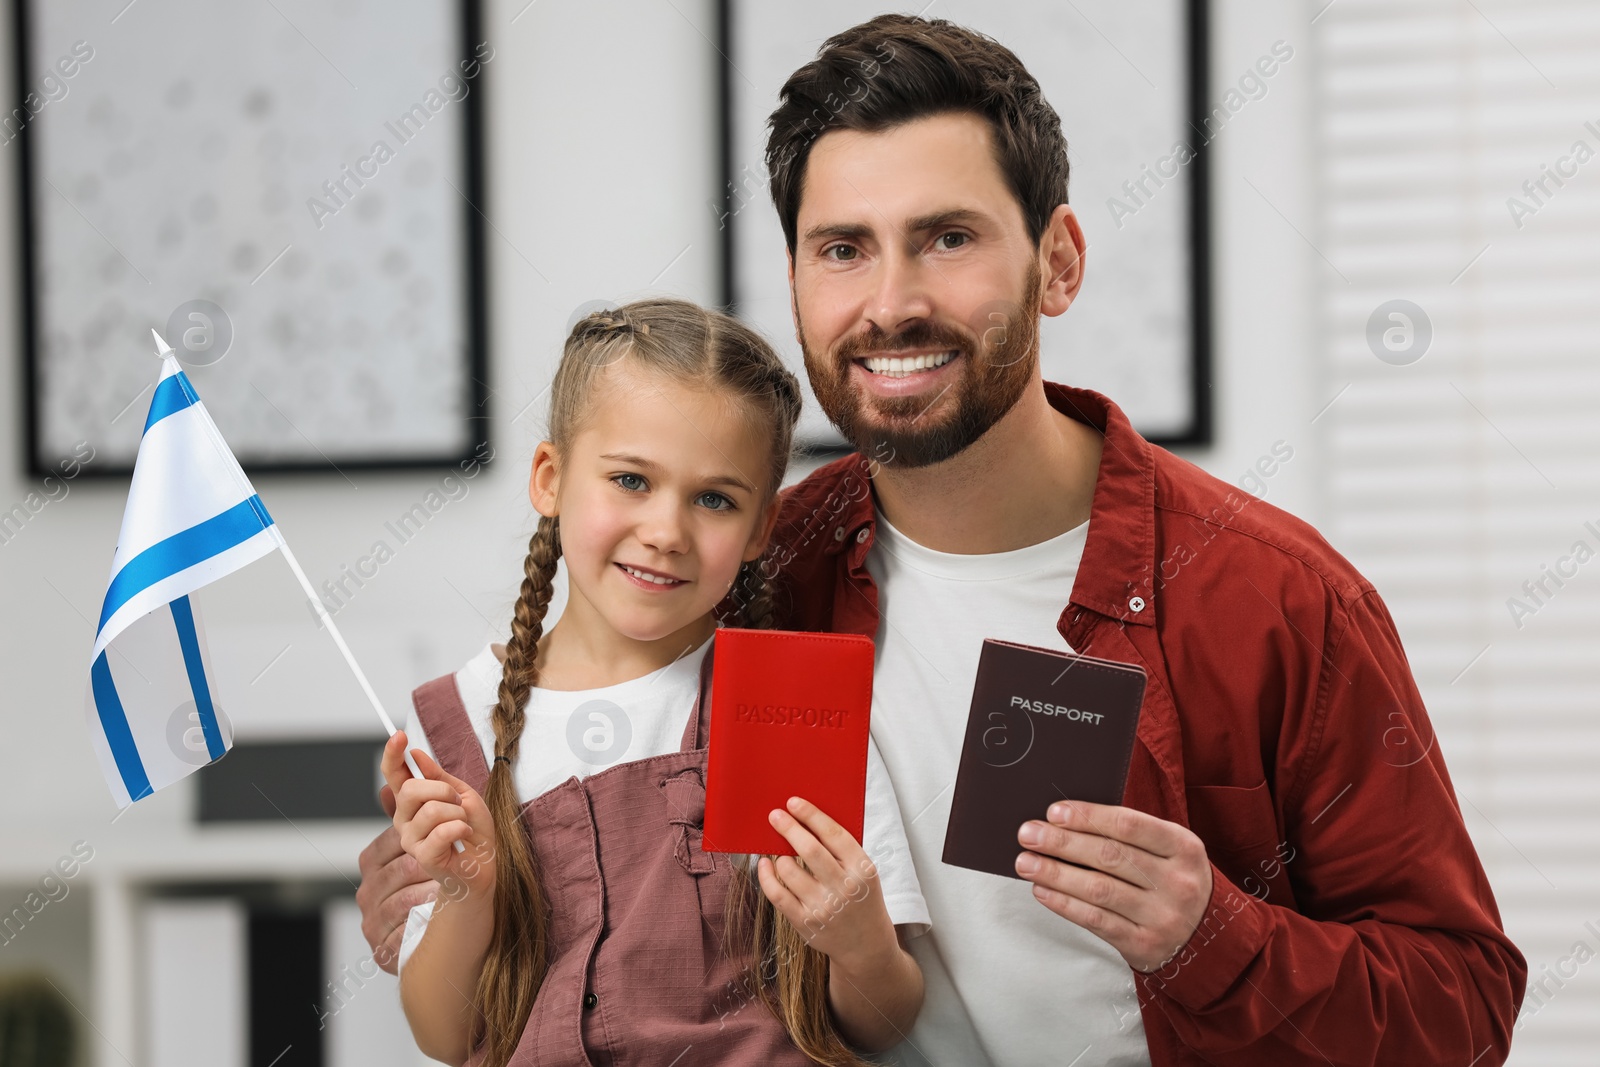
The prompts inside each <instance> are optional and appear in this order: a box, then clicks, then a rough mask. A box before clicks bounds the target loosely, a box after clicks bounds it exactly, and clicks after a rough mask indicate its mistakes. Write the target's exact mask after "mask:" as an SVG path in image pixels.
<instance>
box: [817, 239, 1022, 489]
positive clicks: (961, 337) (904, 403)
mask: <svg viewBox="0 0 1600 1067" xmlns="http://www.w3.org/2000/svg"><path fill="white" fill-rule="evenodd" d="M1040 281H1041V275H1040V272H1039V265H1038V264H1037V263H1034V262H1031V261H1030V262H1029V265H1028V277H1027V280H1026V282H1025V283H1024V287H1023V299H1022V301H1021V303H1020V304H1005V303H1001V302H996V303H994V304H990V305H985V307H984V308H983V309H980V311H979V314H978V316H977V318H976V321H975V322H974V323H973V324H972V326H971V327H961V326H957V325H955V324H951V323H941V322H936V321H929V320H924V321H919V322H917V323H914V324H913V325H911V326H910V327H908V328H906V329H905V330H902V331H901V332H900V333H898V334H895V335H894V336H890V335H888V334H885V333H884V332H883V331H882V330H880V329H878V328H877V327H876V326H873V327H871V328H870V329H869V330H867V331H866V332H864V333H857V334H852V335H851V336H849V337H847V338H845V339H844V340H843V341H841V342H840V343H839V346H838V349H837V351H835V352H833V353H832V354H825V353H818V352H815V351H813V350H812V348H811V346H810V345H809V344H808V343H807V342H806V338H805V331H804V330H803V329H801V330H799V331H798V332H799V334H800V347H801V349H802V350H803V351H804V353H805V360H806V370H807V372H808V374H809V376H810V378H811V389H812V392H814V393H816V395H817V403H819V404H820V405H821V406H822V410H823V412H824V413H825V414H826V415H827V416H828V420H829V421H830V422H832V423H833V425H834V426H835V427H837V428H838V430H839V432H840V433H841V434H843V435H844V437H845V439H846V440H848V441H849V442H850V443H851V444H853V445H854V446H855V447H856V449H857V450H858V451H860V452H861V453H863V454H864V455H866V456H867V457H868V458H869V459H872V460H875V461H877V462H879V463H881V464H883V465H884V466H888V467H926V466H929V465H930V464H934V463H941V462H943V461H944V460H947V459H949V458H950V457H951V456H954V455H956V454H957V453H958V452H961V451H962V450H963V449H965V448H966V447H967V446H968V445H970V444H972V443H973V442H974V441H976V440H977V439H978V438H980V437H982V436H983V435H984V434H985V433H987V432H988V431H989V428H990V427H992V426H993V425H994V424H995V423H997V422H999V421H1000V419H1001V418H1002V417H1004V415H1005V414H1006V412H1008V411H1010V410H1011V408H1012V407H1013V406H1014V405H1015V404H1016V402H1017V401H1018V400H1019V399H1020V398H1021V397H1022V394H1023V392H1024V391H1025V390H1026V389H1027V387H1028V383H1029V382H1030V381H1032V380H1033V377H1034V373H1035V368H1036V366H1037V364H1038V359H1039V301H1040V292H1039V289H1040ZM795 321H796V322H797V323H798V322H799V321H800V317H799V314H798V309H797V311H796V315H795ZM908 349H933V350H935V351H952V350H953V351H955V352H957V353H958V355H957V357H956V362H957V363H958V364H959V367H958V369H959V371H960V376H959V377H958V378H957V380H956V381H954V382H952V383H950V385H948V386H947V387H946V389H945V392H950V393H953V394H954V396H955V409H954V410H953V411H951V412H949V413H948V414H946V415H944V416H942V417H937V418H936V417H933V416H929V415H927V414H926V412H927V411H928V409H929V408H931V407H932V406H933V405H934V404H936V403H937V402H938V401H939V399H940V397H941V396H942V395H943V394H942V393H935V394H934V395H932V396H926V395H918V396H890V397H868V396H866V395H865V394H858V393H857V392H856V390H855V389H854V388H853V387H852V386H851V384H850V373H851V371H850V366H851V364H852V363H853V362H854V361H855V360H856V359H859V358H861V357H863V356H870V355H878V354H881V355H893V354H894V353H896V352H903V351H906V350H908Z"/></svg>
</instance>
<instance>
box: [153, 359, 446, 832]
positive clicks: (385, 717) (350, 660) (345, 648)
mask: <svg viewBox="0 0 1600 1067" xmlns="http://www.w3.org/2000/svg"><path fill="white" fill-rule="evenodd" d="M150 335H151V336H152V337H154V338H155V339H156V350H157V354H159V355H160V356H161V358H162V359H172V360H176V359H177V353H176V352H174V351H173V350H172V346H171V345H169V344H167V342H166V339H165V338H163V337H162V336H161V334H159V333H157V332H156V331H155V330H151V331H150ZM273 535H274V538H275V540H276V541H277V542H278V550H279V551H280V552H282V553H283V558H284V560H285V561H286V562H287V563H288V564H289V569H290V570H291V571H293V572H294V577H295V580H296V581H298V582H299V583H300V589H301V590H302V591H303V592H304V593H305V595H306V599H307V600H309V601H311V607H312V609H313V610H315V611H316V613H317V618H318V620H319V621H320V622H321V623H322V626H323V628H324V629H326V630H327V631H328V636H329V637H331V638H333V643H334V644H335V645H337V646H338V647H339V654H340V655H342V656H343V657H344V661H345V663H346V664H348V665H349V667H350V673H351V674H354V675H355V676H356V681H357V682H358V683H360V685H361V691H362V692H363V693H365V694H366V695H367V701H368V703H370V704H371V705H372V710H373V711H376V712H377V713H378V719H379V720H380V721H381V722H382V723H383V728H384V729H385V730H386V731H388V734H389V736H390V737H393V736H394V735H395V732H396V727H395V724H394V720H393V719H391V718H390V717H389V713H388V712H387V711H385V710H384V708H383V702H382V701H381V700H379V699H378V693H377V691H376V690H375V689H373V688H372V683H371V682H369V681H367V675H366V672H365V671H363V670H362V669H361V665H360V664H359V663H357V662H356V657H355V654H354V653H352V652H351V651H350V646H349V645H347V644H345V642H344V635H343V634H341V633H340V632H339V628H338V627H337V626H335V625H334V624H333V616H332V615H330V614H329V613H328V608H327V606H326V605H325V604H323V603H322V598H321V597H319V596H317V593H316V590H314V589H313V588H311V579H309V578H307V577H306V572H305V571H304V570H302V569H301V568H300V561H299V560H297V559H295V558H294V552H293V551H291V550H290V548H289V542H288V540H287V539H286V538H285V537H284V536H283V531H282V530H281V529H279V528H278V526H277V524H276V523H274V524H273ZM405 755H406V766H407V767H408V768H410V770H411V773H412V775H413V776H414V777H417V778H423V777H426V776H425V775H424V774H423V773H422V768H420V767H418V766H417V761H416V759H415V758H414V757H413V756H412V755H411V750H410V748H409V747H408V748H407V749H406V754H405ZM455 848H456V851H457V852H462V851H465V850H466V845H465V843H463V842H461V841H457V842H456V843H455Z"/></svg>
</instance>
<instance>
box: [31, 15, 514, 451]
mask: <svg viewBox="0 0 1600 1067" xmlns="http://www.w3.org/2000/svg"><path fill="white" fill-rule="evenodd" d="M46 2H47V0H14V2H13V3H12V5H11V7H12V38H13V69H14V72H15V78H14V82H13V93H14V96H15V98H16V100H17V101H18V102H19V106H21V102H22V101H24V100H26V99H27V97H28V95H29V94H30V92H32V91H33V89H34V86H35V81H34V79H35V73H36V72H35V70H34V66H33V52H32V47H33V44H34V40H33V32H32V27H33V18H32V9H33V5H35V4H40V5H43V4H44V3H46ZM130 6H131V5H130ZM455 7H456V11H457V25H458V26H459V27H460V34H461V45H462V48H461V56H462V57H466V56H470V55H471V54H472V50H473V47H474V46H473V42H476V41H480V40H482V32H483V14H482V4H481V0H455ZM119 17H120V15H119ZM482 95H483V94H482V88H481V85H480V86H478V87H475V88H474V89H473V90H472V91H469V92H467V93H466V95H465V96H464V97H463V98H462V99H461V101H460V105H461V109H462V110H461V115H462V118H461V145H460V150H461V153H462V158H461V163H462V170H461V172H460V175H459V177H460V179H461V181H462V183H463V184H462V188H461V189H460V190H459V191H460V192H461V193H462V197H461V200H462V201H463V202H462V203H461V204H460V205H459V211H460V214H459V219H460V231H459V236H460V240H461V257H462V274H463V277H462V279H461V282H462V294H461V295H462V313H463V314H462V322H463V327H464V332H465V338H464V342H465V356H466V358H465V364H464V366H463V367H462V373H461V379H460V386H461V388H462V390H463V394H464V395H463V408H462V410H463V411H464V412H465V415H464V419H465V423H466V426H465V429H466V431H467V432H466V434H465V436H464V439H463V440H464V446H463V447H462V448H460V449H459V450H455V451H439V452H431V453H430V452H423V451H392V452H389V453H387V454H385V455H383V456H382V457H381V458H373V457H370V456H347V455H338V454H336V455H333V456H326V455H325V456H324V458H320V459H311V458H306V459H294V460H286V461H285V460H263V459H253V458H251V457H250V456H249V455H247V454H245V453H243V452H240V451H239V450H237V449H236V450H235V451H236V454H237V455H238V458H239V460H240V463H241V465H242V466H243V467H244V469H245V471H246V473H248V474H251V475H259V474H268V475H272V474H294V475H330V476H335V477H342V476H344V475H345V473H346V472H349V471H395V472H398V471H408V470H434V469H441V468H453V467H458V466H462V465H465V464H467V463H479V462H482V463H487V462H489V461H490V457H491V456H492V450H491V449H490V447H489V446H490V432H489V426H490V418H491V415H492V409H491V397H492V395H493V392H492V390H491V389H490V388H489V384H488V382H489V359H490V356H489V328H488V315H489V309H488V290H489V279H488V267H487V258H486V243H485V242H486V238H485V205H484V199H485V194H486V184H487V183H486V168H485V163H484V132H483V124H484V108H483V100H482ZM34 135H35V123H33V122H25V123H24V124H23V125H22V126H21V128H20V130H19V131H18V133H17V134H16V141H17V144H16V148H17V153H16V163H15V168H16V169H15V175H16V188H17V196H16V198H15V200H14V204H15V211H16V216H15V218H16V232H17V245H16V247H17V260H16V266H17V276H18V282H19V294H18V295H19V298H20V300H19V316H18V324H17V328H18V333H19V340H20V345H21V352H22V359H21V361H20V362H21V370H22V390H21V397H22V406H23V411H22V416H23V417H22V419H21V420H20V421H19V423H18V429H19V431H20V433H21V435H22V442H21V443H22V448H21V450H20V454H21V455H22V456H23V458H24V473H25V474H26V475H28V476H31V477H46V476H50V475H58V474H59V473H60V472H59V470H58V467H59V466H60V464H61V463H62V462H63V461H64V460H65V459H66V457H64V456H59V455H54V454H47V450H46V449H45V448H44V447H43V442H42V440H41V432H42V429H43V416H42V413H41V410H40V407H41V404H40V395H39V390H40V388H41V373H40V367H39V361H40V358H41V355H40V350H39V338H40V328H41V317H42V316H41V312H40V306H39V292H38V287H37V285H36V284H35V273H36V265H37V260H36V254H37V251H38V244H37V242H38V234H37V232H36V227H35V225H34V212H35V206H36V197H37V196H38V193H39V183H38V182H37V181H36V175H35V166H36V164H37V152H36V150H35V147H34V144H33V140H34ZM129 344H130V346H142V347H148V348H149V350H150V354H151V359H150V363H149V368H150V378H151V382H152V384H153V383H154V380H155V375H156V371H157V362H156V360H155V358H154V346H153V343H152V342H151V340H150V338H149V336H148V333H146V334H144V336H142V337H134V338H130V340H129ZM202 399H204V397H203V396H202ZM222 429H223V431H224V435H225V436H226V427H222ZM313 447H315V445H313ZM318 451H321V450H320V449H318ZM74 466H75V473H74V475H73V477H81V478H87V479H95V480H101V479H117V478H126V477H127V476H128V475H129V474H130V473H131V471H132V469H133V468H132V463H131V461H130V462H126V463H123V462H116V461H109V462H108V461H104V460H101V461H99V462H94V463H85V464H77V465H74Z"/></svg>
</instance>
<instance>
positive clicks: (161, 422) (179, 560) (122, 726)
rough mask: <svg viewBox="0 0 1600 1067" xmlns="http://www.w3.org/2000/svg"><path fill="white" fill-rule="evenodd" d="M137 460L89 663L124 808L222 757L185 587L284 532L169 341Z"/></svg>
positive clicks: (110, 774)
mask: <svg viewBox="0 0 1600 1067" xmlns="http://www.w3.org/2000/svg"><path fill="white" fill-rule="evenodd" d="M156 340H157V342H158V343H159V344H160V347H161V349H162V355H163V359H162V370H161V380H160V381H159V382H158V383H157V385H156V391H155V395H154V396H153V397H152V398H151V400H150V413H149V415H148V416H147V417H146V418H145V424H144V436H143V437H142V438H141V439H140V442H139V454H138V458H137V459H136V460H135V461H134V467H133V482H132V485H131V486H130V487H129V489H128V506H127V510H126V511H124V512H123V515H122V532H121V534H120V535H119V536H118V538H117V551H116V556H115V558H114V559H113V560H112V564H111V582H110V585H109V586H107V588H106V596H105V603H104V605H103V606H102V607H101V609H100V620H99V625H98V629H97V632H96V634H95V640H94V652H93V654H92V655H91V657H90V659H91V661H92V666H91V667H90V670H89V694H88V720H89V735H90V737H91V738H92V739H93V741H94V746H95V750H96V753H97V754H98V755H99V758H100V766H101V769H102V770H103V771H104V773H105V776H106V782H107V784H109V785H110V787H111V792H112V795H113V796H114V797H115V799H116V801H117V806H118V807H119V808H120V807H127V806H128V805H129V804H131V803H132V802H133V801H135V800H139V799H140V798H142V797H146V796H149V795H150V794H151V793H153V792H154V791H155V790H157V789H160V788H161V787H162V786H165V785H171V784H172V783H173V782H176V781H178V780H179V779H180V778H183V777H185V776H187V775H188V774H190V773H192V772H193V771H195V770H196V769H198V768H199V767H202V766H204V765H206V764H207V763H211V762H213V761H215V760H217V759H220V758H221V757H222V756H223V754H224V753H226V752H227V751H228V749H229V747H230V746H231V745H232V742H233V736H232V729H231V726H230V725H229V723H228V721H227V718H226V716H225V715H223V713H222V711H221V708H220V707H219V705H218V702H217V698H216V689H215V686H214V684H213V682H212V678H213V675H212V672H211V666H210V661H209V656H208V653H207V651H206V644H205V636H204V631H203V629H202V627H201V625H200V621H199V613H198V612H197V611H196V609H195V606H194V604H193V603H191V601H190V598H189V594H190V593H193V592H194V591H195V590H197V589H199V588H200V587H201V586H204V585H207V584H209V583H211V582H214V581H216V580H217V579H219V578H222V577H223V576H225V575H228V574H231V573H233V572H234V571H236V570H238V569H239V568H241V567H243V566H245V565H246V564H248V563H251V562H253V561H255V560H257V559H260V558H261V557H262V556H264V555H266V554H267V553H269V552H272V551H273V550H275V549H279V548H285V549H286V547H287V546H285V545H284V542H283V537H282V535H281V534H280V533H279V532H278V528H277V526H275V525H274V524H273V521H272V516H270V515H268V514H267V509H266V507H265V506H264V505H263V504H262V503H261V498H260V497H258V496H257V495H256V492H255V489H253V488H252V487H251V485H250V479H248V478H247V477H245V473H244V470H243V469H242V468H241V467H240V466H239V461H238V460H237V459H235V458H234V456H233V453H232V452H231V451H230V450H229V448H228V445H227V443H226V442H225V441H223V439H222V434H221V433H220V432H218V430H217V427H216V424H215V423H213V422H212V421H211V416H210V415H209V414H207V412H206V409H205V405H203V404H201V403H200V398H199V396H197V395H196V394H195V391H194V386H193V385H191V384H190V382H189V378H188V376H187V375H185V374H184V373H183V370H182V368H181V367H180V366H179V365H178V361H177V359H176V358H175V357H174V356H173V355H172V350H171V349H170V348H168V347H167V345H166V344H165V342H162V341H161V338H160V336H159V335H157V337H156Z"/></svg>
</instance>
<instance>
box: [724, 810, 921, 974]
mask: <svg viewBox="0 0 1600 1067" xmlns="http://www.w3.org/2000/svg"><path fill="white" fill-rule="evenodd" d="M788 806H789V810H788V811H787V812H785V811H782V810H779V809H777V808H774V809H773V810H772V812H771V814H770V815H769V816H768V819H769V821H770V822H771V823H772V826H773V829H775V830H777V831H778V832H779V833H780V834H782V835H783V836H784V838H785V840H787V841H788V842H789V844H791V845H793V846H794V850H795V852H796V853H798V854H799V858H800V859H801V860H804V861H805V866H804V867H801V866H800V864H799V863H797V862H796V861H795V857H794V856H779V857H778V858H777V860H776V862H774V861H773V859H772V857H770V856H762V857H761V859H760V860H759V861H758V862H757V865H756V876H757V877H758V878H759V879H760V881H761V890H762V892H764V893H765V894H766V895H767V899H768V900H770V901H772V903H773V906H774V907H776V908H777V909H778V910H779V911H781V912H783V914H784V915H785V916H787V917H788V919H789V922H791V923H792V924H794V928H795V929H796V930H798V931H800V936H802V937H804V938H805V939H806V942H807V943H808V944H809V945H811V947H812V948H815V949H817V950H818V951H819V952H822V953H824V954H826V955H827V957H828V958H829V960H830V961H832V963H833V965H834V966H835V967H837V968H841V969H843V970H844V971H845V972H846V973H848V974H856V975H866V974H869V973H873V972H875V971H878V970H879V969H880V968H882V967H884V966H886V963H885V961H888V960H891V959H894V958H895V957H896V956H897V955H898V953H899V952H900V943H899V940H898V939H897V938H896V936H895V930H894V924H893V923H891V922H890V921H889V912H888V909H887V908H886V907H885V906H884V903H883V890H882V888H881V887H880V886H879V885H878V868H877V867H876V866H875V865H874V864H873V862H872V860H871V859H870V858H868V856H867V853H866V851H865V850H864V849H863V848H862V847H861V845H860V843H858V842H857V841H856V839H855V838H853V837H851V836H850V832H849V831H848V830H846V829H845V828H844V827H842V826H840V825H839V824H838V823H836V822H834V821H833V820H832V819H830V818H829V817H828V816H827V815H825V814H823V812H822V811H821V810H820V809H818V808H817V806H816V805H815V804H812V803H811V802H809V801H806V800H802V799H801V798H799V797H790V798H789V805H788Z"/></svg>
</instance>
